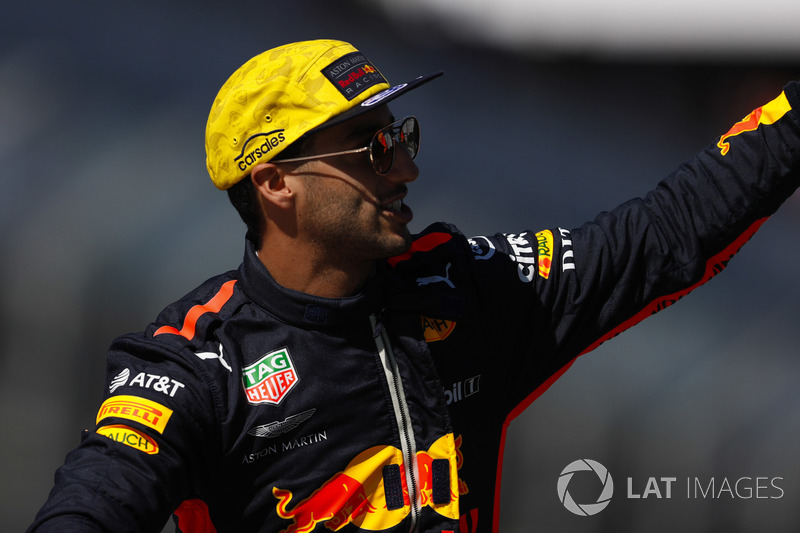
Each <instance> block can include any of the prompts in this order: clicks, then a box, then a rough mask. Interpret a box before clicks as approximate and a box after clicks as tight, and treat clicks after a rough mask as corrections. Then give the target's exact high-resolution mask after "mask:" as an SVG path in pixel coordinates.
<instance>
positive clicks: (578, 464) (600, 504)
mask: <svg viewBox="0 0 800 533" xmlns="http://www.w3.org/2000/svg"><path fill="white" fill-rule="evenodd" d="M578 472H593V473H594V475H596V476H597V477H598V478H599V479H600V483H602V485H603V488H602V490H601V491H600V495H599V496H598V497H597V501H596V502H594V503H577V502H576V501H575V500H574V499H573V498H572V495H571V494H570V493H569V490H568V487H569V483H570V481H572V477H573V476H574V475H575V474H576V473H578ZM613 495H614V480H613V479H611V474H609V473H608V469H607V468H606V467H605V466H603V465H601V464H600V463H598V462H597V461H593V460H591V459H578V460H577V461H573V462H571V463H570V464H568V465H567V466H566V468H564V470H562V471H561V475H560V476H559V477H558V499H559V500H560V501H561V503H562V504H564V507H566V508H567V510H568V511H570V512H572V513H574V514H576V515H579V516H592V515H596V514H597V513H599V512H600V511H602V510H603V509H605V508H606V507H608V504H609V503H611V497H612V496H613Z"/></svg>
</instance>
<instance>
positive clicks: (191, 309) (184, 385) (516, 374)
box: [31, 83, 800, 533]
mask: <svg viewBox="0 0 800 533" xmlns="http://www.w3.org/2000/svg"><path fill="white" fill-rule="evenodd" d="M797 109H800V94H799V93H798V85H797V84H796V83H792V84H790V85H788V86H787V87H786V88H785V90H784V92H783V93H782V94H781V95H780V97H779V98H777V99H776V100H774V101H772V102H770V103H769V104H767V105H765V106H763V107H762V108H759V109H758V110H756V111H754V112H753V113H752V114H751V115H749V116H748V117H746V118H745V119H744V120H743V121H741V122H740V123H738V124H737V125H736V126H734V128H732V129H731V130H730V131H729V132H728V133H727V134H726V135H724V136H723V137H722V138H720V140H719V142H718V143H716V144H714V145H711V146H709V147H708V148H707V149H706V150H704V151H703V152H701V153H700V154H699V155H698V156H696V157H695V158H693V159H691V160H690V161H688V162H686V163H685V164H683V165H682V166H680V168H679V169H678V170H677V171H675V172H674V173H673V174H672V175H671V176H669V177H668V178H667V179H665V180H664V181H663V182H662V183H660V184H659V185H658V186H657V187H656V188H655V189H653V190H652V191H651V192H650V193H649V194H647V195H646V196H645V197H644V198H641V199H635V200H632V201H629V202H627V203H625V204H623V205H621V206H619V207H618V208H616V209H614V210H612V211H610V212H606V213H603V214H601V215H599V216H598V217H597V218H596V219H595V220H594V221H592V222H590V223H586V224H584V225H583V226H581V227H578V228H573V229H563V228H558V227H553V228H549V229H544V230H542V231H521V232H519V233H513V234H511V233H505V234H495V235H486V236H476V237H471V238H469V237H467V236H465V235H463V234H461V233H460V232H459V231H458V230H457V229H456V228H455V227H453V226H451V225H447V224H433V225H431V226H430V227H428V228H427V229H426V230H425V231H423V232H422V233H421V234H419V235H417V236H415V239H414V242H413V244H412V246H411V248H410V250H409V251H408V252H407V253H405V254H403V255H401V256H398V257H394V258H391V259H389V260H387V261H385V262H382V263H381V264H379V265H378V267H377V271H376V274H375V275H374V276H373V277H372V278H371V279H370V280H369V282H368V283H367V285H366V286H365V287H364V288H363V290H362V291H361V292H360V293H359V294H358V295H356V296H353V297H349V298H342V299H325V298H319V297H314V296H309V295H307V294H302V293H299V292H296V291H292V290H289V289H286V288H284V287H281V286H280V285H278V284H277V283H276V282H275V281H274V280H273V279H272V278H271V277H270V274H269V273H268V272H267V270H266V269H265V267H264V266H263V264H262V263H261V262H260V260H259V259H258V257H257V255H256V252H255V250H254V247H253V245H252V243H250V242H249V241H248V243H247V247H246V252H245V257H244V262H243V263H242V265H241V266H240V267H239V268H238V270H235V271H231V272H228V273H225V274H222V275H220V276H218V277H215V278H213V279H210V280H209V281H207V282H205V283H204V284H202V285H201V286H200V287H198V288H197V289H195V290H194V291H192V292H191V293H189V294H188V295H187V296H186V297H184V298H183V299H181V300H180V301H178V302H176V303H174V304H172V305H170V306H169V307H167V308H166V309H165V310H164V311H163V312H162V313H161V314H160V315H159V316H158V318H157V319H156V320H155V321H154V322H153V323H152V324H150V325H149V326H148V327H147V328H146V329H145V330H144V331H143V332H140V333H136V334H129V335H125V336H122V337H120V338H118V339H117V340H116V341H115V342H114V343H113V345H112V346H111V348H110V351H109V353H108V357H107V360H108V370H107V383H106V387H105V391H106V399H105V401H104V402H103V404H102V406H101V407H100V409H99V411H98V415H97V426H96V427H95V428H94V429H93V430H91V431H86V432H85V433H84V436H83V439H82V442H81V444H80V445H79V447H78V448H77V449H75V450H74V451H73V452H71V453H70V454H69V455H68V457H67V460H66V463H65V465H64V466H63V467H62V468H60V469H59V471H58V472H57V474H56V482H55V487H54V488H53V490H52V492H51V495H50V498H49V500H48V501H47V502H46V504H45V505H44V507H43V508H42V510H41V511H40V512H39V514H38V516H37V518H36V522H35V523H34V525H33V526H32V527H31V531H59V532H63V531H72V530H92V529H96V530H97V531H116V532H120V531H138V532H142V531H160V529H161V528H162V527H163V526H164V524H165V522H166V521H167V520H168V519H169V516H170V515H171V514H172V513H173V511H175V516H176V522H177V527H178V528H179V529H180V531H184V532H188V531H214V530H216V531H218V532H233V531H236V532H240V531H248V532H259V531H260V532H269V533H277V532H291V531H322V530H324V529H327V530H341V531H361V530H369V531H421V532H437V533H442V532H447V531H461V532H462V533H472V532H486V531H492V530H496V529H497V524H498V516H497V515H498V512H497V508H498V501H499V495H498V492H499V475H498V468H499V464H500V461H501V458H502V452H503V450H502V448H503V441H504V438H505V432H506V428H507V426H508V423H509V422H510V421H511V419H513V418H514V417H515V416H517V415H518V414H519V413H520V412H521V411H522V410H523V409H524V408H525V407H526V406H527V405H528V404H529V403H530V402H531V401H533V399H534V398H536V397H537V396H538V395H539V394H541V392H542V391H543V390H544V389H546V388H547V386H549V384H550V383H552V382H553V381H554V380H555V379H557V378H558V377H559V376H560V375H561V374H563V372H564V371H565V370H566V369H567V368H568V367H569V366H570V364H571V363H572V362H573V361H574V359H575V358H576V357H578V356H579V355H581V354H584V353H586V352H588V351H590V350H592V349H593V348H595V347H596V346H597V345H599V344H600V343H602V342H603V341H605V340H607V339H609V338H610V337H612V336H614V335H616V334H617V333H619V332H620V331H622V330H624V329H625V328H627V327H630V326H631V325H633V324H635V323H636V322H638V321H640V320H641V319H643V318H645V317H647V316H649V315H651V314H653V313H655V312H657V311H658V310H660V309H662V308H664V307H666V306H668V305H670V304H671V303H673V302H674V301H676V300H677V299H678V298H680V297H682V296H683V295H684V294H686V293H688V292H689V291H691V290H692V289H693V288H695V287H697V286H698V285H700V284H702V283H704V282H705V281H707V280H708V279H710V278H711V277H712V276H714V275H715V274H717V273H718V272H719V271H721V270H722V269H723V268H724V267H725V265H726V264H727V262H728V260H729V259H730V258H731V257H732V256H733V254H734V253H736V251H738V249H739V248H740V247H741V246H742V245H743V244H744V242H746V241H747V239H749V238H750V237H751V236H752V234H753V233H754V232H755V231H756V229H757V228H758V227H759V226H760V225H761V224H762V223H763V222H764V220H765V219H766V217H768V216H769V215H770V214H772V213H773V212H774V211H775V210H776V209H777V208H778V207H779V206H780V204H781V203H782V202H783V201H784V200H785V199H786V198H787V197H788V196H790V195H791V194H792V192H793V191H794V190H795V188H796V187H797V186H798V184H799V183H800V157H798V153H797V151H798V149H800V120H799V117H798V114H797V111H796V110H797ZM261 253H270V252H269V251H268V250H267V251H262V252H261ZM176 510H177V511H176Z"/></svg>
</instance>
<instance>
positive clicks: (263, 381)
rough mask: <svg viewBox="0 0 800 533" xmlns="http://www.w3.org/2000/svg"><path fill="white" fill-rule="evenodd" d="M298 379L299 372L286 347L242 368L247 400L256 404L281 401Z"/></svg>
mask: <svg viewBox="0 0 800 533" xmlns="http://www.w3.org/2000/svg"><path fill="white" fill-rule="evenodd" d="M297 379H298V378H297V372H296V371H295V369H294V365H293V364H292V360H291V358H290V357H289V350H287V349H286V348H281V349H280V350H276V351H274V352H271V353H268V354H266V355H265V356H264V357H262V358H261V359H259V360H258V361H256V362H255V363H253V364H252V365H250V366H247V367H245V368H244V370H242V383H243V384H244V392H245V393H246V394H247V401H248V402H250V403H254V404H259V403H271V404H275V405H277V404H279V403H281V401H282V400H283V399H284V398H285V397H286V395H287V394H289V391H290V390H292V387H294V386H295V385H296V384H297Z"/></svg>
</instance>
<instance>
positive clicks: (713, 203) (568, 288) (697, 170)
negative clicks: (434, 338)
mask: <svg viewBox="0 0 800 533" xmlns="http://www.w3.org/2000/svg"><path fill="white" fill-rule="evenodd" d="M798 110H800V95H799V94H798V84H797V83H791V84H789V85H788V86H786V88H785V90H784V91H783V92H782V93H781V95H780V96H779V97H778V98H776V99H775V100H773V101H772V102H769V103H767V104H766V105H764V106H762V107H760V108H758V109H756V110H755V111H753V112H752V113H751V114H750V115H748V116H747V117H745V118H744V119H743V120H742V121H740V122H738V123H737V124H735V125H734V126H733V127H732V128H731V129H730V130H729V131H728V132H727V133H726V134H724V135H722V136H721V137H720V139H719V141H718V142H716V143H714V144H713V145H711V146H709V147H708V148H706V149H705V150H703V151H702V152H700V153H699V154H698V155H697V156H696V157H694V158H693V159H691V160H689V161H687V162H685V163H684V164H682V165H681V166H680V167H679V168H678V169H677V170H676V171H675V172H673V173H672V174H671V175H670V176H669V177H667V178H666V179H665V180H663V181H662V182H661V183H659V184H658V185H657V186H656V187H655V188H654V189H653V190H652V191H650V192H649V193H648V194H647V195H646V196H645V197H644V198H637V199H634V200H631V201H629V202H626V203H624V204H623V205H620V206H619V207H617V208H616V209H613V210H611V211H608V212H604V213H601V214H600V215H599V216H597V217H596V218H595V220H593V221H591V222H588V223H586V224H584V225H582V226H580V227H578V228H574V229H570V230H567V229H563V228H551V229H548V230H543V231H540V232H537V233H534V232H523V233H520V234H513V235H509V234H503V235H495V236H492V237H480V238H473V239H472V240H471V244H472V246H473V249H474V250H476V251H477V252H476V254H477V259H484V258H485V257H486V255H487V253H486V249H487V248H493V249H496V251H497V252H500V253H496V254H494V257H493V258H492V260H491V261H475V264H476V267H475V268H476V269H483V270H484V272H483V275H482V276H481V278H482V279H491V280H492V281H490V282H489V283H490V284H491V286H492V289H490V291H489V292H491V293H492V295H490V296H487V298H488V299H490V300H495V301H494V302H493V305H495V306H496V307H500V308H505V309H513V310H514V312H513V315H514V316H513V317H509V316H508V315H509V314H510V313H507V314H506V315H505V316H504V322H505V323H509V322H510V321H514V320H516V321H518V322H519V324H518V326H517V327H518V329H519V331H521V332H523V333H522V334H521V335H520V336H519V337H518V338H517V340H516V343H517V344H516V345H515V346H513V347H512V349H511V352H512V355H511V360H510V363H512V364H511V365H510V366H509V368H511V369H513V371H511V372H510V375H509V380H510V382H511V383H513V384H514V385H513V386H512V387H510V388H509V390H510V396H511V398H510V402H511V403H510V405H511V406H517V407H516V408H513V407H512V409H515V411H516V412H517V413H518V412H520V411H521V409H522V408H524V406H526V405H527V404H528V403H530V401H532V400H533V399H535V397H537V396H538V394H540V393H541V392H543V388H546V387H547V386H549V384H550V383H552V381H554V379H556V378H557V377H558V376H560V374H561V373H563V371H565V370H566V368H568V367H569V365H570V364H571V363H572V361H573V360H574V359H575V358H576V357H577V356H579V355H581V354H584V353H587V352H589V351H591V350H592V349H594V348H595V347H597V346H598V345H599V344H601V343H602V342H604V341H605V340H607V339H610V338H611V337H613V336H615V335H617V334H618V333H620V332H621V331H623V330H625V329H627V328H628V327H630V326H632V325H634V324H636V323H637V322H639V321H641V320H642V319H644V318H646V317H647V316H650V315H652V314H653V313H655V312H657V311H659V310H661V309H663V308H665V307H667V306H669V305H670V304H672V303H673V302H675V301H677V300H678V299H680V298H681V297H683V296H684V295H686V294H687V293H689V292H691V291H692V290H693V289H694V288H696V287H697V286H699V285H701V284H703V283H705V282H706V281H708V280H709V279H711V278H712V277H713V276H714V275H716V274H717V273H719V272H720V271H722V270H723V269H724V268H725V266H726V264H727V263H728V261H729V260H730V259H731V257H732V256H733V255H734V254H735V253H736V252H737V251H738V250H739V248H741V246H742V245H743V244H744V243H745V242H746V241H747V240H748V239H749V238H750V237H751V236H752V235H753V234H754V233H755V232H756V230H757V229H758V228H759V227H760V226H761V224H762V223H763V222H764V221H765V220H766V219H767V218H768V217H769V216H770V215H771V214H772V213H774V212H775V210H776V209H777V208H778V207H779V206H780V205H781V204H782V203H783V202H784V201H785V200H786V199H787V198H788V197H789V196H790V195H791V194H792V193H793V192H794V190H795V189H796V188H797V186H798V184H800V157H799V156H800V154H798V150H800V120H799V118H798ZM509 258H510V259H511V262H510V265H511V266H513V267H514V268H515V270H516V273H517V274H518V276H516V277H518V279H514V278H515V276H514V275H513V273H512V272H511V270H510V266H509V261H508V259H509ZM501 271H502V272H504V274H503V275H499V272H501ZM487 274H488V275H487ZM501 279H502V280H503V281H497V280H501ZM494 294H502V295H503V296H502V297H500V298H497V297H496V296H494ZM523 320H524V321H526V322H524V323H523V322H522V321H523Z"/></svg>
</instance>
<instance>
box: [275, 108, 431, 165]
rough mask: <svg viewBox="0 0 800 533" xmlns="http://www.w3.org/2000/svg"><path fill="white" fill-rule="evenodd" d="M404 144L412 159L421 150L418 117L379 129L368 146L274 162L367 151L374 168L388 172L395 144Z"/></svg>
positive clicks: (392, 159)
mask: <svg viewBox="0 0 800 533" xmlns="http://www.w3.org/2000/svg"><path fill="white" fill-rule="evenodd" d="M398 144H399V145H400V146H402V147H403V148H404V149H405V150H406V152H407V153H408V155H409V156H410V157H411V159H414V158H415V157H417V153H418V152H419V122H418V121H417V117H413V116H412V117H406V118H403V119H400V120H398V121H397V122H392V123H391V124H389V125H388V126H386V127H384V128H381V129H379V130H378V131H377V132H375V135H373V136H372V139H371V140H370V142H369V145H368V146H364V147H363V148H354V149H352V150H344V151H342V152H330V153H327V154H316V155H310V156H305V157H292V158H289V159H273V160H272V162H273V163H290V162H295V161H310V160H312V159H321V158H323V157H336V156H340V155H347V154H359V153H362V152H367V153H368V154H369V161H370V163H372V168H373V170H375V172H377V173H378V174H381V175H383V174H387V173H388V172H389V171H390V170H392V165H393V164H394V155H395V151H396V149H395V146H397V145H398Z"/></svg>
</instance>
